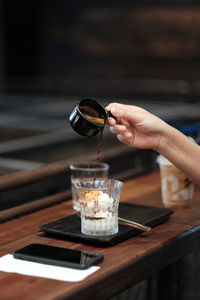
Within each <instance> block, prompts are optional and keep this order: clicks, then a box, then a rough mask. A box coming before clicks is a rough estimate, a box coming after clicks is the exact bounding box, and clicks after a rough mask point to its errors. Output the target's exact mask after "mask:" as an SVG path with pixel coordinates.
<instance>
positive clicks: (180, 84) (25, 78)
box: [0, 0, 200, 100]
mask: <svg viewBox="0 0 200 300" xmlns="http://www.w3.org/2000/svg"><path fill="white" fill-rule="evenodd" d="M199 4H200V3H199V1H151V4H149V1H123V2H122V1H118V0H117V1H109V3H108V2H107V1H99V0H97V1H84V2H83V1H77V0H75V1H64V0H58V1H52V0H50V1H47V0H35V1H25V0H23V1H22V0H20V1H14V0H8V1H1V9H0V15H1V74H2V78H1V90H2V92H6V93H35V94H38V93H42V94H48V95H50V94H51V95H68V96H80V97H82V96H84V95H93V96H99V97H113V98H114V97H117V98H119V97H126V98H131V99H133V96H137V97H138V96H141V94H142V97H143V93H146V95H145V96H146V97H147V98H148V97H150V95H148V92H149V93H150V94H151V95H153V99H155V97H156V95H157V94H159V93H161V94H162V93H163V94H165V91H166V89H168V92H171V93H173V94H179V95H181V96H182V98H184V99H185V98H187V100H191V98H193V99H192V100H194V98H196V95H197V94H199V78H200V68H199V65H200V6H199ZM137 79H140V80H144V81H141V82H139V83H138V81H137ZM149 79H151V80H152V82H149ZM145 80H146V81H145ZM157 80H164V81H163V82H162V84H161V85H160V86H159V83H157ZM169 81H170V82H169ZM171 81H173V82H171ZM165 83H166V85H165ZM189 92H192V95H191V93H189ZM188 94H189V96H190V97H188ZM164 96H166V95H164ZM168 100H170V97H168ZM181 100H182V99H181ZM195 100H196V99H195Z"/></svg>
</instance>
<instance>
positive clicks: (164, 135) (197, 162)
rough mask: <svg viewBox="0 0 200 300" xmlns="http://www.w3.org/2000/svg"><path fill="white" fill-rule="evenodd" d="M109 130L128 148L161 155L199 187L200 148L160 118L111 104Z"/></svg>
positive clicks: (144, 111) (136, 108)
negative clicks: (148, 150)
mask: <svg viewBox="0 0 200 300" xmlns="http://www.w3.org/2000/svg"><path fill="white" fill-rule="evenodd" d="M107 110H109V111H111V113H112V115H113V116H114V117H115V119H114V118H111V117H110V118H108V125H109V126H110V131H111V132H113V133H115V134H117V138H118V139H119V140H120V141H121V142H122V143H124V144H127V145H129V146H130V147H136V148H140V149H152V150H155V151H157V152H159V153H160V154H162V155H164V156H165V157H166V158H167V159H168V160H170V161H171V162H172V163H173V164H174V165H176V166H177V167H178V168H179V169H181V170H182V171H183V172H185V173H186V174H187V175H188V176H189V177H190V178H191V179H192V180H194V181H195V182H196V183H197V184H199V185H200V146H199V145H197V144H195V143H194V142H193V141H191V140H190V139H189V138H188V137H186V136H185V135H184V134H182V133H181V132H180V131H178V130H177V129H175V128H174V127H172V126H170V125H169V124H167V123H166V122H164V121H163V120H162V119H160V118H158V117H157V116H155V115H153V114H152V113H150V112H148V111H146V110H145V109H143V108H141V107H137V106H132V105H124V104H120V103H110V104H109V105H108V106H107Z"/></svg>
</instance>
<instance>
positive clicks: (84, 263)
mask: <svg viewBox="0 0 200 300" xmlns="http://www.w3.org/2000/svg"><path fill="white" fill-rule="evenodd" d="M13 256H14V257H15V258H17V259H23V260H28V261H33V262H38V263H43V264H48V265H55V266H61V267H68V268H75V269H87V268H89V267H90V266H92V265H94V264H96V263H98V262H101V261H102V260H103V258H104V256H103V255H102V254H99V253H95V252H89V251H83V250H75V249H68V248H61V247H54V246H48V245H44V244H30V245H28V246H26V247H24V248H22V249H19V250H17V251H15V252H13Z"/></svg>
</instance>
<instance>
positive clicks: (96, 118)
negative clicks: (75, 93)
mask: <svg viewBox="0 0 200 300" xmlns="http://www.w3.org/2000/svg"><path fill="white" fill-rule="evenodd" d="M79 109H80V111H81V113H82V114H83V115H84V117H85V118H87V119H88V120H89V121H90V122H93V123H95V124H97V125H104V124H105V119H104V118H102V117H101V115H100V113H98V112H97V111H96V110H94V109H93V108H91V107H89V106H86V105H84V106H79Z"/></svg>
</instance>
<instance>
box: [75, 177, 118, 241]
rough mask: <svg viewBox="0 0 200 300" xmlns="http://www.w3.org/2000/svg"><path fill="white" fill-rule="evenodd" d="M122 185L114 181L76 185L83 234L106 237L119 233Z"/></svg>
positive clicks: (88, 182) (92, 181)
mask: <svg viewBox="0 0 200 300" xmlns="http://www.w3.org/2000/svg"><path fill="white" fill-rule="evenodd" d="M122 185H123V183H122V182H121V181H118V180H113V179H107V180H105V179H95V180H89V181H80V182H77V183H76V186H75V188H76V191H77V193H78V197H79V202H80V208H81V232H82V233H84V234H86V235H99V236H105V235H112V234H116V233H117V232H118V207H119V199H120V193H121V188H122Z"/></svg>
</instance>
